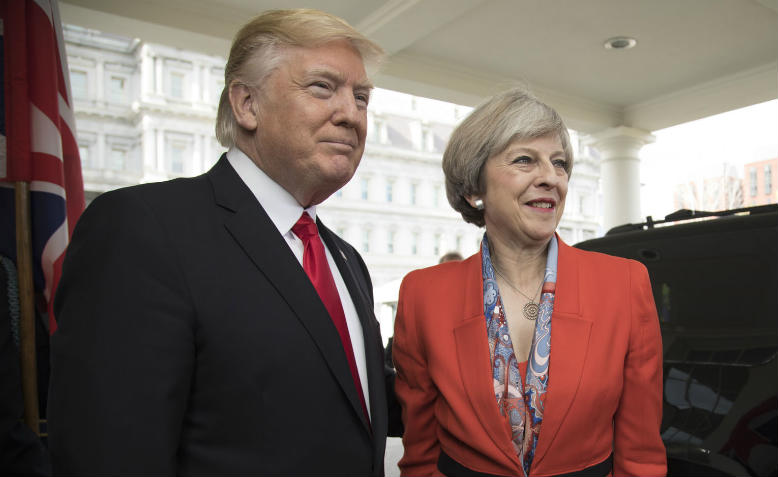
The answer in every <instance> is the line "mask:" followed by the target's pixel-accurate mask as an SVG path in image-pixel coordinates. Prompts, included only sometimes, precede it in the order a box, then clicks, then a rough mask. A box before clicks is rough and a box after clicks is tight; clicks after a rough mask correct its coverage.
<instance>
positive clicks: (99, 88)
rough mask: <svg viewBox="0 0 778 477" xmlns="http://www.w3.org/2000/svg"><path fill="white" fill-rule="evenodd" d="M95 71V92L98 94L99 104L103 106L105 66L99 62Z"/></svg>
mask: <svg viewBox="0 0 778 477" xmlns="http://www.w3.org/2000/svg"><path fill="white" fill-rule="evenodd" d="M95 70H96V72H95V91H96V92H97V104H98V105H102V104H103V103H104V102H105V64H104V63H103V62H102V61H98V62H97V67H96V68H95Z"/></svg>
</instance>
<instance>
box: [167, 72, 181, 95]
mask: <svg viewBox="0 0 778 477" xmlns="http://www.w3.org/2000/svg"><path fill="white" fill-rule="evenodd" d="M170 96H171V97H173V98H183V97H184V75H183V74H181V73H175V72H174V73H170Z"/></svg>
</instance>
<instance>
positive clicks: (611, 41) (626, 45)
mask: <svg viewBox="0 0 778 477" xmlns="http://www.w3.org/2000/svg"><path fill="white" fill-rule="evenodd" d="M637 44H638V41H637V40H636V39H634V38H631V37H628V36H614V37H613V38H608V39H607V40H605V43H603V46H604V47H605V49H606V50H629V49H630V48H632V47H634V46H635V45H637Z"/></svg>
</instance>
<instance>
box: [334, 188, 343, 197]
mask: <svg viewBox="0 0 778 477" xmlns="http://www.w3.org/2000/svg"><path fill="white" fill-rule="evenodd" d="M335 197H337V198H341V197H343V189H338V190H336V191H335Z"/></svg>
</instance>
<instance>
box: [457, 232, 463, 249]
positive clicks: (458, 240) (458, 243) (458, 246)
mask: <svg viewBox="0 0 778 477" xmlns="http://www.w3.org/2000/svg"><path fill="white" fill-rule="evenodd" d="M456 243H457V252H462V236H461V235H457V242H456Z"/></svg>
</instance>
